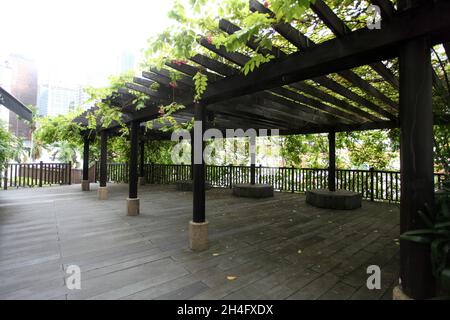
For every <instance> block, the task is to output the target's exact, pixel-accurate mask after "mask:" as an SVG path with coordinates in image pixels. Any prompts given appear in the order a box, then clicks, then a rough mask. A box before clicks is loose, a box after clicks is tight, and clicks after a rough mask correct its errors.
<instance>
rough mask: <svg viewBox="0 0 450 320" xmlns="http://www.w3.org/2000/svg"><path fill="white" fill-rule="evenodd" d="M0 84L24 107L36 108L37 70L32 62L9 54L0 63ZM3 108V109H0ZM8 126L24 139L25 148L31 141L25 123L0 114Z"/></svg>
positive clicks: (3, 112) (6, 114)
mask: <svg viewBox="0 0 450 320" xmlns="http://www.w3.org/2000/svg"><path fill="white" fill-rule="evenodd" d="M0 82H1V84H2V86H3V87H4V88H5V89H6V90H8V91H9V92H10V93H11V94H12V95H13V96H14V97H16V98H17V99H18V100H20V101H21V102H22V103H23V104H24V105H26V106H29V105H31V106H36V98H37V68H36V64H35V62H34V60H32V59H28V58H25V57H23V56H20V55H17V54H10V55H9V56H7V57H6V58H3V59H1V62H0ZM2 108H3V107H2ZM0 114H2V118H4V120H6V122H7V123H8V125H9V131H10V132H12V133H14V134H15V135H16V136H17V137H21V138H23V139H24V143H25V146H28V145H29V143H30V140H31V131H30V127H29V126H28V124H27V123H25V121H23V120H22V119H20V118H19V117H18V116H17V115H16V114H15V113H13V112H10V111H8V112H5V111H4V110H2V111H1V112H0Z"/></svg>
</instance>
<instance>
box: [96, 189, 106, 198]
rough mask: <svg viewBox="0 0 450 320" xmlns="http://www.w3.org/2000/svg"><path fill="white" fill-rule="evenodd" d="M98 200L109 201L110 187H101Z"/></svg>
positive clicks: (98, 191)
mask: <svg viewBox="0 0 450 320" xmlns="http://www.w3.org/2000/svg"><path fill="white" fill-rule="evenodd" d="M97 195H98V200H107V199H108V187H99V188H98V190H97Z"/></svg>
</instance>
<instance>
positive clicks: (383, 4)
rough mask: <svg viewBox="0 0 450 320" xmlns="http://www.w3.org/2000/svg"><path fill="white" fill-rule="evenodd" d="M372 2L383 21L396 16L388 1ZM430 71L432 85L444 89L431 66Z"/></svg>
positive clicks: (377, 0) (392, 6) (376, 0)
mask: <svg viewBox="0 0 450 320" xmlns="http://www.w3.org/2000/svg"><path fill="white" fill-rule="evenodd" d="M372 2H373V4H374V5H377V6H378V7H379V8H380V10H381V16H382V18H383V20H385V21H389V20H390V19H392V18H393V17H394V15H395V14H396V10H395V7H394V4H393V3H392V2H391V1H389V0H372ZM431 71H432V77H433V78H432V80H433V85H434V86H435V87H436V88H438V89H442V88H445V85H444V83H443V81H442V80H441V79H440V78H439V76H438V75H437V73H436V71H435V70H434V68H433V66H431Z"/></svg>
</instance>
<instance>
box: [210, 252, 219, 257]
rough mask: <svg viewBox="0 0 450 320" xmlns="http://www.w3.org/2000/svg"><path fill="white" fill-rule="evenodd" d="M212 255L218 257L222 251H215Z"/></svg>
mask: <svg viewBox="0 0 450 320" xmlns="http://www.w3.org/2000/svg"><path fill="white" fill-rule="evenodd" d="M212 255H213V257H217V256H219V255H220V253H217V252H214V253H213V254H212Z"/></svg>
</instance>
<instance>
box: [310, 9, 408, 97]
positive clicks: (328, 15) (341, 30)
mask: <svg viewBox="0 0 450 320" xmlns="http://www.w3.org/2000/svg"><path fill="white" fill-rule="evenodd" d="M311 9H312V10H313V11H314V12H315V13H316V14H317V15H318V16H319V18H320V19H321V20H322V21H323V22H324V23H325V24H326V25H327V26H328V27H329V28H330V30H331V31H333V33H334V34H335V35H336V36H338V37H342V36H344V35H346V34H348V33H351V30H350V28H349V27H348V26H347V25H346V24H345V22H344V21H342V20H341V19H340V18H339V17H338V16H337V15H336V14H335V13H334V12H333V10H331V8H330V7H329V6H327V5H326V4H325V2H323V1H322V0H315V1H314V2H312V3H311ZM370 66H371V67H372V69H373V70H375V71H376V72H377V73H378V74H379V75H380V76H381V77H383V79H385V80H386V81H388V82H389V83H390V84H391V85H392V86H393V87H394V88H396V89H398V88H399V82H398V79H397V77H396V76H395V75H394V73H392V71H391V70H389V69H388V68H387V67H386V66H385V65H384V64H383V63H382V62H375V63H372V64H370Z"/></svg>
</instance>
